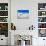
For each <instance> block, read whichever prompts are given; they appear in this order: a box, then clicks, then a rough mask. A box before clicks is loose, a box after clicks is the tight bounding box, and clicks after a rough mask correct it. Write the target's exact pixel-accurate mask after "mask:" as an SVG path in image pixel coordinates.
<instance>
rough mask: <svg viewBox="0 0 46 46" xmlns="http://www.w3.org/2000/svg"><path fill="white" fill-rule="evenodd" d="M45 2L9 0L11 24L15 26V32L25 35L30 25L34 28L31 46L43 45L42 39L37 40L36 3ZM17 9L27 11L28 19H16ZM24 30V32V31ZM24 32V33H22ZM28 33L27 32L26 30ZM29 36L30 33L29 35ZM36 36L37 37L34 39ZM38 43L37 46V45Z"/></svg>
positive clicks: (40, 0) (44, 0)
mask: <svg viewBox="0 0 46 46" xmlns="http://www.w3.org/2000/svg"><path fill="white" fill-rule="evenodd" d="M45 2H46V0H11V22H12V23H14V24H15V25H16V28H17V30H16V31H15V32H19V33H20V31H21V32H23V33H25V34H26V33H27V32H26V31H27V29H28V27H29V26H30V25H32V24H33V25H34V26H35V30H34V31H33V32H35V33H33V36H34V38H33V46H41V45H39V44H41V43H42V44H43V41H42V40H41V39H42V38H38V30H37V27H38V18H37V17H38V3H45ZM18 9H29V10H30V13H29V19H17V10H18ZM25 30H26V31H25ZM24 31H25V32H24ZM28 31H29V30H28ZM29 34H30V33H29ZM36 36H37V37H36ZM38 43H39V44H38Z"/></svg>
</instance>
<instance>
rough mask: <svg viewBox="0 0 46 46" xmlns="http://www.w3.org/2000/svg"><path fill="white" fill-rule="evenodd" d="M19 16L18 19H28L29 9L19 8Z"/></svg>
mask: <svg viewBox="0 0 46 46" xmlns="http://www.w3.org/2000/svg"><path fill="white" fill-rule="evenodd" d="M17 18H18V19H28V18H29V10H17Z"/></svg>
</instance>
